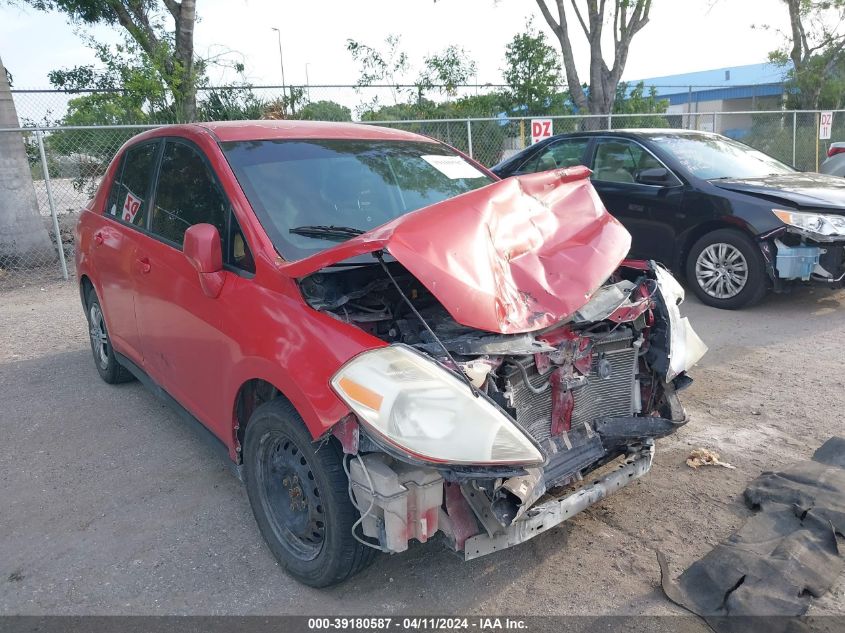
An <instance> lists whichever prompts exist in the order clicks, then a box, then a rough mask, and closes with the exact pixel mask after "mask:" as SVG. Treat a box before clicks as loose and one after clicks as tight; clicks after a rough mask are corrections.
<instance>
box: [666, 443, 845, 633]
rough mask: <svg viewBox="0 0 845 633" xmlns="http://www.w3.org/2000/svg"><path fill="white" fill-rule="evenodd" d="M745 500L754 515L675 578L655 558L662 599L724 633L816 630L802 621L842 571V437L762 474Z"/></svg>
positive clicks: (844, 458)
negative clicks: (808, 457) (805, 457)
mask: <svg viewBox="0 0 845 633" xmlns="http://www.w3.org/2000/svg"><path fill="white" fill-rule="evenodd" d="M745 501H746V503H747V504H748V505H749V507H751V508H752V509H755V510H758V511H757V513H756V514H754V515H753V516H752V517H751V518H749V519H748V520H747V521H746V522H745V524H744V525H743V526H742V527H741V528H740V529H739V530H738V531H737V532H735V533H734V534H732V535H731V536H730V537H729V538H728V539H727V540H726V541H724V542H723V543H720V544H719V545H717V546H716V547H715V548H714V549H712V550H711V551H710V552H709V553H708V554H707V555H706V556H705V557H704V558H702V559H701V560H698V561H696V562H695V563H693V564H692V565H691V566H690V567H689V568H688V569H687V570H686V571H684V572H683V573H682V574H681V575H680V577H679V578H678V579H677V580H672V579H671V576H670V574H669V571H668V565H667V563H666V558H665V556H664V555H663V554H662V553H661V552H658V555H657V558H658V562H659V564H660V573H661V578H662V580H661V582H662V586H663V591H664V593H665V594H666V596H667V597H668V598H669V599H670V600H671V601H672V602H674V603H676V604H678V605H680V606H682V607H684V608H685V609H688V610H689V611H691V612H693V613H695V614H697V615H699V616H701V617H703V618H704V619H705V620H706V621H707V623H708V624H709V625H710V627H711V628H713V629H714V630H715V631H718V632H719V633H740V632H742V633H756V631H760V632H761V633H763V632H766V633H769V632H778V631H789V632H792V631H808V630H817V626H815V625H814V624H817V622H814V621H813V620H809V619H803V618H799V617H798V616H801V615H803V614H805V613H806V612H807V609H808V608H809V606H810V602H811V600H812V599H813V598H814V597H816V598H817V597H819V596H821V595H823V594H824V593H825V592H827V591H828V589H830V587H831V585H833V584H834V583H835V582H836V580H837V578H838V577H839V574H840V573H841V572H842V569H843V566H845V557H843V555H842V554H841V553H840V551H839V544H838V541H837V538H843V535H845V439H843V438H841V437H833V438H831V439H829V440H828V441H827V442H825V443H824V444H823V445H822V446H821V447H820V448H819V449H818V450H817V451H816V452H815V454H814V455H813V459H812V460H811V461H803V462H797V463H795V464H792V465H790V466H788V467H786V468H784V469H783V470H781V471H778V472H765V473H763V474H762V475H760V476H759V477H758V478H757V479H755V480H754V481H752V482H751V484H750V485H749V486H748V488H746V490H745ZM843 542H845V541H843Z"/></svg>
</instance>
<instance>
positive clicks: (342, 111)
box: [297, 101, 352, 121]
mask: <svg viewBox="0 0 845 633" xmlns="http://www.w3.org/2000/svg"><path fill="white" fill-rule="evenodd" d="M297 118H299V119H307V120H310V121H351V120H352V112H351V111H350V110H349V108H347V107H346V106H342V105H340V104H339V103H335V102H334V101H315V102H313V103H307V104H305V105H304V106H303V107H302V109H301V110H300V111H299V114H298V116H297Z"/></svg>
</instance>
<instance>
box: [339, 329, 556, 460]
mask: <svg viewBox="0 0 845 633" xmlns="http://www.w3.org/2000/svg"><path fill="white" fill-rule="evenodd" d="M331 384H332V388H333V389H334V390H335V392H336V393H337V395H338V396H340V398H341V399H342V400H343V401H344V402H345V403H346V404H347V405H349V408H350V409H352V410H353V411H354V412H355V413H356V414H357V415H358V417H359V418H361V419H362V420H363V421H364V422H365V423H366V424H367V426H368V427H369V428H371V429H372V430H373V431H375V432H376V433H378V434H379V435H381V436H382V437H383V438H385V439H387V440H388V441H389V442H390V443H392V444H394V445H396V446H397V447H398V448H400V449H402V450H404V451H406V452H408V453H410V454H411V455H413V456H415V457H418V458H421V459H423V460H427V461H433V462H447V463H452V464H488V465H491V464H519V465H526V464H538V463H541V462H542V461H543V456H542V454H541V453H540V451H539V450H538V449H537V447H536V446H534V444H532V443H531V441H530V440H529V439H528V438H527V437H526V435H525V434H524V433H523V432H522V431H521V430H520V429H519V428H517V427H516V425H514V424H513V422H511V420H510V419H508V417H507V416H506V415H505V414H504V413H502V412H501V411H500V410H499V409H497V408H496V406H495V405H494V404H493V403H492V402H490V401H489V400H487V398H485V397H484V396H478V397H476V396H475V395H473V394H472V393H471V392H470V389H469V387H468V386H467V385H466V383H464V382H462V381H461V380H460V379H459V378H458V377H457V376H455V375H454V374H452V373H451V372H449V371H448V370H446V369H444V368H443V367H440V366H439V365H438V364H437V363H435V362H434V361H432V360H429V359H427V358H425V357H424V356H422V355H421V354H418V353H416V352H414V351H413V350H411V349H410V348H408V347H404V346H401V345H392V346H389V347H381V348H378V349H374V350H371V351H368V352H364V353H363V354H360V355H358V356H356V357H355V358H353V359H352V360H350V361H349V362H348V363H346V364H345V365H344V366H343V367H341V368H340V370H339V371H338V372H337V373H336V374H335V375H334V376H333V377H332V381H331Z"/></svg>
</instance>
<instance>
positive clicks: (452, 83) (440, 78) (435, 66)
mask: <svg viewBox="0 0 845 633" xmlns="http://www.w3.org/2000/svg"><path fill="white" fill-rule="evenodd" d="M476 70H477V64H476V63H475V60H474V59H472V58H471V57H470V56H469V55H468V54H467V52H466V51H465V50H464V49H463V48H461V47H459V46H455V45H454V44H452V45H450V46H447V47H446V48H445V49H444V50H443V52H442V53H435V54H434V55H428V56H427V57H426V58H425V62H424V67H423V70H422V72H421V73H420V76H419V78H418V79H417V82H416V83H417V87H418V90H420V92H424V91H425V90H431V89H432V88H435V87H437V88H438V89H439V90H440V92H443V93H445V94H446V95H447V96H448V97H454V96H456V95H457V93H458V86H461V85H465V84H467V83H469V80H470V77H472V76H473V75H474V74H475V73H476Z"/></svg>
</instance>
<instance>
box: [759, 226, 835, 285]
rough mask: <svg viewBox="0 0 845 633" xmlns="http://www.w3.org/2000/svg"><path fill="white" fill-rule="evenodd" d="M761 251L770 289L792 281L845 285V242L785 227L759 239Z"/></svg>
mask: <svg viewBox="0 0 845 633" xmlns="http://www.w3.org/2000/svg"><path fill="white" fill-rule="evenodd" d="M760 240H761V241H760V249H761V251H762V253H763V258H764V260H765V262H766V269H767V272H768V274H769V278H770V280H771V282H772V286H773V289H774V290H775V291H776V292H777V291H782V290H784V289H785V287H786V285H787V284H789V283H792V282H810V283H813V284H817V285H823V286H827V287H830V288H842V287H843V286H845V239H843V238H828V239H825V240H820V239H813V238H811V237H808V236H807V235H804V234H801V233H797V232H795V231H793V230H791V229H788V228H785V227H784V228H782V229H779V230H778V231H776V232H775V233H773V234H768V235H765V236H761V238H760Z"/></svg>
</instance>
